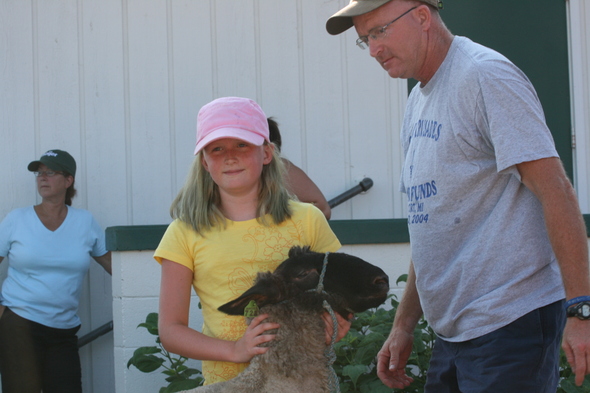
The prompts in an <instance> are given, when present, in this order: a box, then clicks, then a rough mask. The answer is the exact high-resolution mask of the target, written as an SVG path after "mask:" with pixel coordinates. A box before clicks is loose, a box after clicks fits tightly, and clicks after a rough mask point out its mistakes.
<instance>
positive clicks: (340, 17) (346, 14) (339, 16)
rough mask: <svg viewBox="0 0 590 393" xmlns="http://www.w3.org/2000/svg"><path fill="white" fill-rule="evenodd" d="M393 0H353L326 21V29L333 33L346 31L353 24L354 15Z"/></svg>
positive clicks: (364, 12)
mask: <svg viewBox="0 0 590 393" xmlns="http://www.w3.org/2000/svg"><path fill="white" fill-rule="evenodd" d="M390 1H391V0H371V1H366V0H365V1H353V2H351V3H350V4H348V5H347V6H346V7H344V8H342V9H341V10H340V11H338V12H336V13H335V14H334V15H332V16H331V17H330V18H329V19H328V21H327V22H326V30H327V31H328V33H330V34H332V35H337V34H340V33H343V32H345V31H346V30H348V29H350V28H351V27H352V26H353V23H352V17H354V16H359V15H363V14H366V13H367V12H371V11H373V10H376V9H377V8H379V7H381V6H382V5H383V4H385V3H389V2H390Z"/></svg>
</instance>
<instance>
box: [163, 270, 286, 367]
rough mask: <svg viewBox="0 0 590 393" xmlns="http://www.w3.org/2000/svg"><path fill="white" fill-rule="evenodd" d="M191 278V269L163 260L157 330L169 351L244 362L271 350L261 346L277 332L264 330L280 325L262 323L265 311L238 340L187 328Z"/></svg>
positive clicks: (202, 357) (199, 358) (195, 357)
mask: <svg viewBox="0 0 590 393" xmlns="http://www.w3.org/2000/svg"><path fill="white" fill-rule="evenodd" d="M192 281H193V272H191V270H190V269H189V268H187V267H185V266H182V265H181V264H179V263H176V262H173V261H169V260H167V259H163V260H162V281H161V286H160V312H159V318H158V330H159V333H160V340H161V341H162V345H163V346H164V347H165V348H166V350H167V351H170V352H172V353H175V354H178V355H181V356H185V357H188V358H191V359H198V360H217V361H225V362H233V363H244V362H248V361H250V360H251V359H252V358H253V357H254V356H255V355H258V354H262V353H265V352H266V351H267V350H268V347H267V348H262V347H259V345H260V344H262V343H265V342H268V341H270V340H272V339H273V338H274V335H270V334H264V332H265V331H266V330H269V329H277V328H278V327H279V325H278V324H276V323H261V322H262V321H263V320H264V319H266V317H267V315H266V314H263V315H260V316H258V317H256V318H254V320H252V322H251V323H250V325H249V326H248V329H247V330H246V333H244V336H243V337H242V338H241V339H239V340H238V341H236V342H234V341H225V340H220V339H217V338H213V337H209V336H206V335H204V334H203V333H200V332H198V331H196V330H194V329H191V328H190V327H188V319H189V308H190V297H191V285H192Z"/></svg>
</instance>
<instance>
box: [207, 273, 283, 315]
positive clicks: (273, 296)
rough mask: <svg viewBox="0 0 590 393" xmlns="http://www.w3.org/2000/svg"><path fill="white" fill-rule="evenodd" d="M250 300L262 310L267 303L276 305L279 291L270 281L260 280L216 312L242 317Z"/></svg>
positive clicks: (278, 299)
mask: <svg viewBox="0 0 590 393" xmlns="http://www.w3.org/2000/svg"><path fill="white" fill-rule="evenodd" d="M251 300H254V301H255V302H256V305H257V306H258V307H259V308H262V307H263V306H265V305H267V304H269V303H278V302H279V301H280V300H281V299H280V291H279V289H278V288H277V287H275V286H274V285H272V283H271V282H270V280H260V281H258V282H257V283H256V284H255V285H254V286H253V287H252V288H250V289H248V290H247V291H246V292H244V294H243V295H242V296H240V297H239V298H237V299H235V300H232V301H231V302H228V303H225V304H224V305H222V306H220V307H219V308H218V310H219V311H221V312H224V313H226V314H229V315H244V308H246V306H247V305H248V304H249V303H250V301H251Z"/></svg>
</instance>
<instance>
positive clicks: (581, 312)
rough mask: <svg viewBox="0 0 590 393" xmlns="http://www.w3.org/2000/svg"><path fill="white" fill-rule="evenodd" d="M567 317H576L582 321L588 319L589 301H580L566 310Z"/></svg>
mask: <svg viewBox="0 0 590 393" xmlns="http://www.w3.org/2000/svg"><path fill="white" fill-rule="evenodd" d="M567 316H568V317H578V318H580V319H582V320H587V319H590V301H581V302H579V303H576V304H573V305H571V306H569V307H568V308H567Z"/></svg>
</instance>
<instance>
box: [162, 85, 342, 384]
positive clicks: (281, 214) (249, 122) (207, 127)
mask: <svg viewBox="0 0 590 393" xmlns="http://www.w3.org/2000/svg"><path fill="white" fill-rule="evenodd" d="M195 155H196V158H195V160H194V162H193V165H192V167H191V169H190V172H189V174H188V177H187V180H186V183H185V185H184V187H183V188H182V189H181V191H180V192H179V194H178V196H177V197H176V199H175V200H174V202H173V203H172V206H171V208H170V213H171V216H172V218H173V219H174V221H173V222H172V223H171V224H170V226H169V227H168V229H167V231H166V233H165V235H164V237H163V238H162V240H161V242H160V245H159V246H158V248H157V250H156V252H155V254H154V258H155V259H156V260H157V261H158V262H159V263H161V264H162V282H161V289H160V313H159V333H160V339H161V340H162V344H163V345H164V346H165V348H166V349H167V350H169V351H170V352H173V353H177V354H180V355H182V356H186V357H189V358H193V359H200V360H203V375H204V377H205V384H212V383H215V382H221V381H225V380H228V379H231V378H233V377H235V376H236V375H237V374H239V373H240V372H241V371H242V370H243V369H244V368H245V367H246V366H247V362H249V361H250V360H251V359H252V357H254V356H255V355H257V354H261V353H264V352H266V350H267V348H263V347H260V345H261V344H263V343H265V342H268V341H270V340H272V339H273V337H274V336H273V335H270V334H265V332H266V331H267V330H270V329H276V328H278V327H279V326H278V325H277V324H274V323H268V322H264V319H265V318H266V315H260V316H258V317H257V318H255V319H254V320H253V321H252V323H251V324H250V325H249V326H247V325H246V323H245V319H244V318H243V317H236V316H229V315H226V314H224V313H222V312H220V311H218V310H217V308H218V307H219V306H221V305H222V304H224V303H226V302H228V301H230V300H233V299H235V298H237V297H238V296H239V295H241V294H242V293H243V292H244V291H245V290H246V289H248V288H249V287H250V286H251V284H252V282H253V280H254V278H255V276H256V274H257V273H258V272H260V271H272V270H274V269H275V268H276V267H277V266H278V265H279V264H280V263H281V262H282V261H283V260H285V259H286V258H287V255H288V252H289V249H290V248H291V247H292V246H296V245H300V246H310V247H311V249H312V250H314V251H317V252H328V251H330V252H333V251H337V250H338V249H339V248H340V246H341V245H340V242H339V241H338V239H337V238H336V236H335V235H334V233H333V232H332V230H331V229H330V226H329V225H328V222H327V221H326V218H325V217H324V215H323V214H322V212H321V211H320V210H318V209H317V208H316V207H315V206H313V205H311V204H308V203H301V202H297V201H295V200H293V199H292V198H291V196H290V194H289V193H288V192H287V191H286V189H285V187H284V185H283V175H284V166H283V163H282V161H281V159H280V157H279V153H278V151H277V149H275V146H274V144H272V143H271V142H270V140H269V129H268V123H267V119H266V115H265V114H264V112H263V111H262V109H261V108H260V107H259V106H258V104H256V102H254V101H252V100H250V99H246V98H239V97H224V98H220V99H217V100H214V101H212V102H210V103H209V104H207V105H205V106H204V107H203V108H201V110H200V111H199V114H198V117H197V145H196V148H195ZM191 285H192V286H193V288H194V289H195V292H196V293H197V295H198V296H199V300H200V303H201V305H202V312H203V318H204V325H203V328H202V332H199V331H197V330H194V329H192V328H191V327H189V326H188V320H189V306H190V297H191ZM339 323H340V325H341V326H340V329H339V336H340V337H342V336H343V335H344V334H345V333H346V332H347V331H348V328H349V327H350V324H348V323H347V322H346V320H345V319H343V318H339ZM329 325H331V320H330V323H329Z"/></svg>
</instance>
